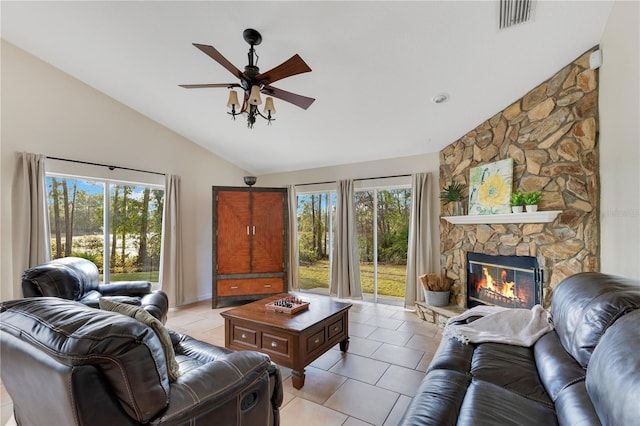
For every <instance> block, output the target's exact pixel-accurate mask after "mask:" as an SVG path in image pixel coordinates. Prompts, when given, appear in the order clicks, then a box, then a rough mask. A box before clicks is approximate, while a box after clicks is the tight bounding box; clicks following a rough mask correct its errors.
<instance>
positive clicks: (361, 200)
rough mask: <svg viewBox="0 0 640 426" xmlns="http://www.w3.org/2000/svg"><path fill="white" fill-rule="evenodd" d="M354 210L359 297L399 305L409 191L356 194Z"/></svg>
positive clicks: (400, 189)
mask: <svg viewBox="0 0 640 426" xmlns="http://www.w3.org/2000/svg"><path fill="white" fill-rule="evenodd" d="M355 206H356V229H357V233H358V248H359V254H360V280H361V282H362V292H363V297H364V299H365V300H370V301H374V302H384V303H392V304H402V303H403V301H404V293H405V281H406V275H407V242H408V237H409V215H410V213H411V189H410V188H396V189H382V188H381V189H377V188H374V189H367V190H362V191H356V193H355Z"/></svg>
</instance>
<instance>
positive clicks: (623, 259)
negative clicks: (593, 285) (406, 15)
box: [599, 0, 640, 279]
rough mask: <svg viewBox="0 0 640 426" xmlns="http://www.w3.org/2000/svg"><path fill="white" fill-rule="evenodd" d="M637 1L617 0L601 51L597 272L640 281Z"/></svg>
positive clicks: (639, 123) (639, 92) (638, 8)
mask: <svg viewBox="0 0 640 426" xmlns="http://www.w3.org/2000/svg"><path fill="white" fill-rule="evenodd" d="M639 16H640V3H639V2H637V1H620V0H618V1H616V2H615V3H614V5H613V8H612V10H611V15H610V16H609V20H608V21H607V26H606V28H605V31H604V34H603V37H602V42H601V43H600V48H601V49H602V56H603V65H602V67H600V99H599V102H600V105H599V106H600V177H601V193H600V206H601V209H602V211H601V222H600V235H601V237H600V240H601V263H602V265H601V270H602V272H607V273H611V274H617V275H622V276H626V277H630V278H637V279H640V132H639V128H640V119H639V117H640V88H639V86H638V84H639V81H640V69H639V67H638V65H639V64H640V56H639V51H640V47H639V43H640V41H639V40H640V34H639V33H638V27H639V26H640V23H639V18H638V17H639Z"/></svg>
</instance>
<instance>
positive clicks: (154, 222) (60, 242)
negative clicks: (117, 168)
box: [47, 174, 164, 283]
mask: <svg viewBox="0 0 640 426" xmlns="http://www.w3.org/2000/svg"><path fill="white" fill-rule="evenodd" d="M47 189H48V200H47V201H48V205H49V224H50V229H51V245H52V246H51V253H52V257H53V258H54V259H57V258H60V257H65V256H77V257H83V258H86V259H89V260H91V261H92V262H94V263H95V264H96V266H98V270H99V271H100V274H101V279H102V280H103V282H105V283H108V282H115V281H134V280H143V281H151V282H153V283H157V282H158V275H159V271H160V243H161V236H162V210H163V204H164V188H163V187H161V186H155V185H143V184H132V183H127V182H116V181H109V180H101V179H93V178H78V177H72V176H64V175H54V174H48V175H47ZM105 212H106V214H105Z"/></svg>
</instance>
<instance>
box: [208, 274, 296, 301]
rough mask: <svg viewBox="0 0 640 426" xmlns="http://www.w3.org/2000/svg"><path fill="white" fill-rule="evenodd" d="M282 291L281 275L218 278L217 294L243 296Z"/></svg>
mask: <svg viewBox="0 0 640 426" xmlns="http://www.w3.org/2000/svg"><path fill="white" fill-rule="evenodd" d="M283 291H284V281H283V279H282V278H281V277H275V278H248V279H239V280H218V296H243V295H247V294H269V293H282V292H283Z"/></svg>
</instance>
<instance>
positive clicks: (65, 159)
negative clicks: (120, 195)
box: [47, 156, 165, 176]
mask: <svg viewBox="0 0 640 426" xmlns="http://www.w3.org/2000/svg"><path fill="white" fill-rule="evenodd" d="M47 159H49V160H58V161H68V162H70V163H79V164H88V165H89V166H99V167H106V168H108V169H109V170H115V169H120V170H129V171H132V172H140V173H149V174H152V175H160V176H164V175H165V174H164V173H160V172H150V171H148V170H140V169H131V168H129V167H120V166H110V165H108V164H100V163H91V162H89V161H80V160H69V159H68V158H59V157H49V156H47Z"/></svg>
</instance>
